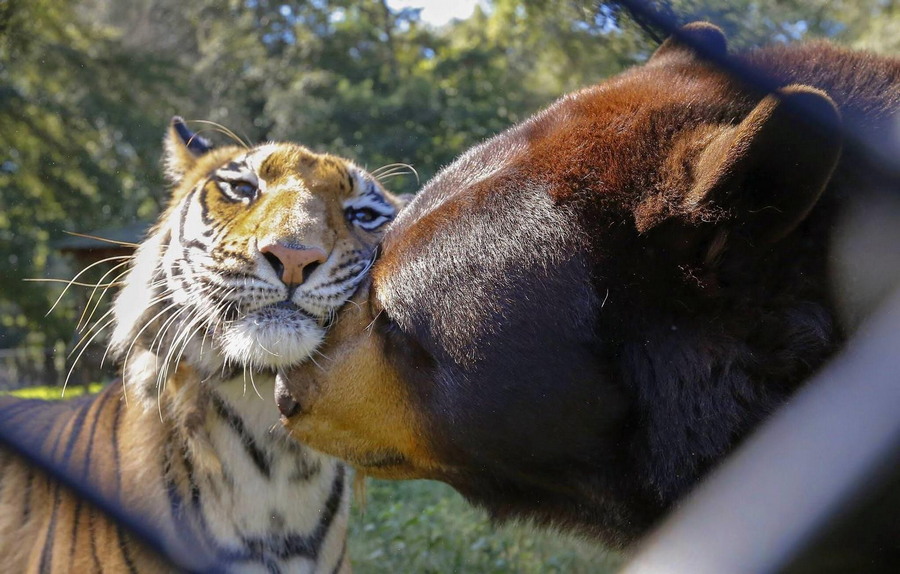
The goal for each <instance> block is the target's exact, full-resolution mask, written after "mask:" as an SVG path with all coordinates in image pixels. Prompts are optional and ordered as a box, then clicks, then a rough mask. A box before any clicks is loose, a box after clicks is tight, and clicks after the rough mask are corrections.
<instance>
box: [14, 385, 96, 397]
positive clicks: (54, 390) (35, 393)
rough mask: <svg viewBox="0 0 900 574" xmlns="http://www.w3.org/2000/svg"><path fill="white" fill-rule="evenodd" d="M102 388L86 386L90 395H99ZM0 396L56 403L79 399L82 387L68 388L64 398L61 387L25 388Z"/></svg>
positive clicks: (82, 392)
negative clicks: (63, 400)
mask: <svg viewBox="0 0 900 574" xmlns="http://www.w3.org/2000/svg"><path fill="white" fill-rule="evenodd" d="M102 388H103V383H91V384H90V385H88V392H90V393H91V394H93V393H99V392H100V389H102ZM0 394H10V395H13V396H15V397H19V398H21V399H44V400H51V401H56V400H59V399H64V398H65V399H74V398H75V397H80V396H81V395H83V394H84V386H82V385H78V386H72V387H68V388H67V389H66V392H65V396H63V391H62V388H61V387H57V386H52V387H25V388H24V389H17V390H15V391H10V392H9V393H0Z"/></svg>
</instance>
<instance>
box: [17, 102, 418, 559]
mask: <svg viewBox="0 0 900 574" xmlns="http://www.w3.org/2000/svg"><path fill="white" fill-rule="evenodd" d="M164 145H165V157H164V163H165V169H166V175H167V177H168V179H169V180H170V182H171V183H172V185H173V189H172V194H171V200H170V202H169V204H168V207H167V208H166V209H165V211H164V213H163V214H162V216H161V217H160V219H159V221H158V222H157V223H156V225H155V226H154V227H153V228H152V229H151V231H150V232H149V236H148V237H147V238H146V239H145V240H144V241H143V242H142V244H141V245H140V246H139V248H138V249H137V252H136V254H135V257H134V260H133V262H132V265H131V268H130V269H129V271H128V273H127V275H126V277H125V279H124V286H123V287H122V289H121V291H120V293H119V295H118V296H117V298H116V301H115V303H114V305H113V309H112V322H113V324H114V325H113V332H112V335H111V338H110V347H109V348H110V352H111V353H112V354H113V355H114V356H115V357H117V359H118V360H119V361H120V362H121V365H122V379H123V384H121V385H120V384H113V385H110V386H109V387H107V388H106V389H105V390H104V391H103V392H102V393H101V394H99V395H97V396H95V397H88V398H84V399H75V400H72V401H63V402H60V403H45V402H43V401H31V400H18V399H12V398H5V399H3V401H2V403H0V419H2V421H3V425H4V426H5V427H10V428H15V429H16V430H17V431H19V432H20V433H21V434H22V436H26V437H28V438H27V440H28V441H30V443H29V445H28V446H29V448H30V449H32V450H39V451H40V452H42V453H43V455H44V456H46V457H49V458H50V459H52V460H53V461H54V462H55V463H56V464H58V465H60V466H61V467H63V468H65V469H66V471H67V476H68V477H69V478H71V479H73V480H76V481H79V482H82V483H84V484H87V485H89V486H90V487H91V488H93V489H95V492H96V494H98V495H99V496H101V497H102V499H103V500H104V501H106V502H108V503H109V504H111V505H114V506H117V507H120V508H121V509H123V510H124V511H125V512H126V513H127V514H129V515H131V516H133V517H137V518H138V519H139V520H140V521H141V522H142V524H144V526H145V527H147V528H149V529H150V530H151V531H152V532H154V533H156V535H157V536H158V537H159V539H160V540H161V541H162V546H163V547H164V549H165V553H166V554H167V556H166V557H163V556H161V555H160V554H158V553H156V552H154V551H153V550H151V549H150V548H148V547H146V546H145V545H144V544H143V543H142V542H141V541H140V540H138V539H137V537H134V536H132V535H131V534H129V533H128V531H127V530H126V529H125V528H124V527H123V526H122V525H120V524H118V523H117V522H115V521H113V520H111V519H110V518H108V517H107V515H105V514H104V513H102V512H101V511H100V510H98V509H97V508H95V507H94V506H91V505H90V503H88V502H86V501H85V500H83V499H82V498H81V497H79V496H77V495H75V494H74V493H72V492H71V491H69V490H66V488H65V487H64V486H61V485H60V484H59V483H58V482H56V481H54V480H52V479H51V478H49V477H48V476H47V475H45V474H43V473H42V472H41V471H40V470H37V469H35V468H34V467H32V466H30V465H29V464H27V463H25V462H24V461H22V460H20V459H18V458H16V456H15V455H13V454H11V453H8V452H6V451H3V452H0V458H2V460H0V464H2V469H3V470H2V472H3V481H2V483H0V502H2V504H3V508H4V511H3V513H0V561H2V563H3V564H4V569H6V570H7V571H10V572H25V571H40V572H57V571H60V572H97V571H109V572H119V571H121V572H160V571H166V570H173V569H175V570H182V569H187V570H194V571H225V572H232V571H240V572H243V571H247V572H349V570H350V566H349V560H348V558H347V557H346V555H345V554H346V527H347V520H348V512H349V492H350V486H349V483H350V479H349V477H348V471H347V469H346V468H345V466H344V465H343V464H341V463H340V462H339V461H337V460H336V459H333V458H331V457H328V456H325V455H322V454H320V453H318V452H315V451H313V450H311V449H309V448H307V447H305V446H303V445H302V444H299V443H295V442H294V441H293V440H288V438H287V433H286V432H285V431H284V430H283V429H282V427H281V425H280V424H278V409H276V408H275V405H274V404H272V396H273V389H274V378H275V374H276V372H277V371H278V370H279V369H284V368H287V367H291V366H295V365H297V364H300V363H303V362H306V361H315V360H317V359H316V356H315V355H316V347H317V346H318V345H319V343H320V342H321V341H322V339H323V337H324V335H325V332H326V329H327V327H328V325H329V322H330V320H331V318H332V316H333V314H334V313H335V311H336V310H337V308H338V307H340V306H341V305H342V304H343V303H344V302H345V301H347V299H348V298H349V297H350V296H351V295H352V294H353V293H354V291H355V290H356V288H357V286H358V285H359V283H360V282H361V281H362V280H363V279H364V278H365V276H366V273H367V271H368V269H369V267H370V266H371V263H372V260H373V257H374V254H375V247H376V244H377V242H378V240H379V239H380V237H381V234H382V231H383V230H384V229H385V228H386V227H387V224H388V223H389V222H390V221H391V220H392V219H393V218H394V216H395V215H396V213H397V211H398V210H399V208H400V206H401V202H400V200H399V199H398V198H396V197H395V196H392V195H391V194H389V193H388V192H386V191H385V190H384V189H383V188H382V187H381V185H380V184H379V183H378V182H377V181H376V179H375V177H373V176H372V175H371V174H369V173H367V172H365V171H364V170H362V169H361V168H359V167H357V166H355V165H354V164H353V163H351V162H350V161H348V160H345V159H341V158H338V157H334V156H330V155H320V154H315V153H313V152H311V151H310V150H308V149H306V148H304V147H302V146H299V145H295V144H289V143H269V144H263V145H259V146H256V147H252V148H244V147H238V146H229V147H222V148H213V147H212V146H211V145H210V144H209V142H207V141H206V140H205V139H204V138H201V137H200V136H198V135H197V134H195V133H193V132H191V131H190V130H189V129H188V128H187V126H186V125H185V124H184V122H183V121H182V120H181V119H180V118H174V119H173V120H172V123H171V126H170V128H169V131H168V134H167V137H166V139H165V144H164ZM322 360H326V359H325V358H322ZM263 397H265V399H264V398H263Z"/></svg>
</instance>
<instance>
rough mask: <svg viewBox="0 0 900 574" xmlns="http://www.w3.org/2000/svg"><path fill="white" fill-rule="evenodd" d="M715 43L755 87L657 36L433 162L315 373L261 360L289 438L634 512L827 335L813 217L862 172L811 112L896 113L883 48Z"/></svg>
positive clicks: (870, 127) (797, 370)
mask: <svg viewBox="0 0 900 574" xmlns="http://www.w3.org/2000/svg"><path fill="white" fill-rule="evenodd" d="M688 32H689V33H694V34H696V35H697V36H698V37H700V38H701V39H703V38H705V39H706V41H709V40H710V38H712V39H713V40H715V41H714V42H712V43H711V45H713V46H715V45H719V46H720V47H721V46H724V44H725V42H724V39H723V38H721V36H720V35H719V32H717V31H716V30H715V29H712V28H711V27H710V26H708V25H695V26H693V27H692V28H689V29H688ZM741 61H742V62H744V63H746V64H749V65H752V66H754V67H758V68H761V69H764V70H766V71H767V72H768V73H769V74H772V75H773V76H774V77H776V78H777V79H778V81H779V82H780V85H782V86H783V88H782V89H781V90H780V92H779V94H778V95H777V96H767V97H763V96H762V95H754V94H753V93H752V92H748V91H746V90H745V89H744V86H742V85H740V84H739V83H738V82H736V81H734V80H733V79H731V78H730V77H728V76H726V75H724V74H723V73H721V72H719V71H718V70H717V69H716V68H715V67H713V66H712V65H710V64H707V63H705V62H703V61H702V60H700V59H699V58H698V57H696V56H695V55H694V54H693V53H692V52H691V51H690V50H688V49H686V48H684V47H683V46H680V45H678V44H677V43H674V42H671V41H670V42H667V43H666V44H665V45H664V46H663V47H662V48H661V49H660V50H659V51H658V52H657V54H656V55H655V56H654V57H653V58H652V59H651V61H650V62H648V63H647V64H646V65H644V66H642V67H638V68H634V69H632V70H630V71H628V72H626V73H624V74H622V75H620V76H617V77H615V78H612V79H610V80H608V81H606V82H603V83H601V84H599V85H597V86H594V87H591V88H587V89H585V90H582V91H580V92H576V93H574V94H570V95H568V96H566V97H563V98H562V99H561V100H559V101H558V102H556V103H555V104H553V105H552V106H550V107H549V108H548V109H547V110H545V111H543V112H541V113H539V114H537V115H536V116H535V117H533V118H531V119H529V120H527V121H526V122H524V123H523V124H521V125H519V126H516V127H513V128H512V129H510V130H509V131H508V132H506V133H504V134H501V135H499V136H497V137H495V138H493V139H491V140H489V141H487V142H486V143H484V144H482V145H480V146H478V147H476V148H475V149H473V150H471V151H470V152H468V153H467V154H465V155H464V156H462V157H461V158H460V159H458V160H457V161H456V162H455V163H453V164H452V165H451V166H449V167H448V168H446V169H445V170H443V171H442V172H441V173H440V174H439V175H438V176H437V177H435V178H434V180H432V181H431V182H430V183H429V184H428V185H426V187H425V188H424V189H423V190H422V192H421V193H420V194H419V196H418V197H417V198H416V199H415V201H414V202H413V203H412V204H411V205H410V206H409V207H408V209H407V211H406V212H404V213H403V214H401V216H400V217H399V218H398V220H397V221H396V223H395V224H394V226H393V228H392V229H391V230H390V231H389V233H388V235H387V236H386V238H385V241H384V245H383V250H382V257H381V259H380V260H379V262H378V263H377V264H376V265H375V267H374V269H373V272H372V284H371V287H370V289H368V290H367V291H366V290H364V292H362V293H360V294H359V295H358V297H357V299H356V301H357V303H358V306H353V307H352V308H348V309H347V310H346V311H345V313H344V315H343V316H342V318H341V319H339V320H338V322H337V324H336V325H335V327H334V330H333V331H332V332H331V337H330V339H329V340H328V341H327V343H326V346H325V347H324V348H323V349H322V352H323V353H324V354H325V355H327V356H329V357H331V358H332V361H331V362H330V363H329V367H328V369H327V371H326V372H323V371H321V370H319V369H317V368H315V367H301V368H300V369H297V370H296V371H295V372H293V373H291V374H290V375H289V376H287V377H284V378H283V379H282V381H281V384H282V385H283V386H286V387H287V389H288V390H289V391H290V392H291V394H292V395H293V396H294V398H295V399H296V400H297V401H298V402H299V404H300V409H299V411H298V412H297V413H296V414H294V415H293V416H290V417H286V418H285V420H286V423H287V425H288V427H289V428H290V429H291V430H292V433H293V435H294V436H296V437H298V438H300V439H301V440H303V441H306V442H308V443H309V444H311V445H313V446H314V447H316V448H319V449H321V450H324V451H326V452H329V453H332V454H335V455H337V456H340V457H343V458H346V459H348V460H350V461H351V462H353V463H354V464H355V465H357V466H358V467H359V468H361V469H362V470H363V471H364V472H367V473H370V474H373V475H376V476H382V477H388V478H416V477H425V478H435V479H439V480H443V481H446V482H448V483H450V484H451V485H453V486H454V487H455V488H457V489H458V490H459V491H460V492H462V493H463V494H464V495H466V496H467V497H468V498H470V499H471V500H473V501H474V502H476V503H477V504H480V505H482V506H484V507H486V508H487V509H488V510H489V511H490V512H491V513H492V514H493V515H495V516H497V517H500V518H506V517H514V516H525V517H532V518H534V519H536V520H537V521H539V522H543V523H552V524H556V525H561V526H565V527H572V528H575V529H578V530H580V531H581V532H586V533H588V534H590V535H592V536H596V537H598V538H600V539H602V540H605V541H607V542H610V543H612V544H625V543H628V542H630V541H632V540H634V538H635V537H636V536H638V535H640V534H641V533H643V532H645V530H646V529H647V527H648V526H649V525H650V524H652V523H653V522H654V521H655V520H656V519H657V518H658V517H659V516H660V515H661V514H662V513H664V512H665V511H666V510H667V509H669V508H670V507H671V506H672V505H673V504H674V503H675V502H676V501H677V500H679V499H680V497H682V496H683V495H684V494H685V493H686V492H687V491H689V490H690V489H691V488H692V486H693V485H694V484H696V482H697V481H698V479H699V478H701V477H702V476H703V475H704V474H705V473H706V472H707V471H708V470H709V469H710V468H711V467H712V466H714V465H715V464H716V463H717V462H719V461H720V460H721V459H722V458H723V457H724V456H725V455H726V454H728V453H729V452H730V451H731V450H732V449H733V448H734V447H735V446H736V445H737V444H738V443H739V442H740V440H741V438H742V437H743V436H745V435H746V433H747V432H748V431H749V430H750V429H752V428H753V427H754V426H756V425H757V424H758V423H759V422H760V421H762V420H764V419H765V418H766V417H767V416H768V415H769V414H770V413H771V412H772V411H773V410H774V409H776V408H777V407H778V406H779V405H780V404H781V403H782V402H784V401H785V399H786V398H787V397H789V396H790V395H791V393H793V392H794V391H795V390H796V389H797V388H798V387H799V386H800V385H802V384H803V383H804V382H805V381H806V380H807V379H808V378H809V377H810V376H811V375H812V374H814V373H815V372H816V371H817V370H818V369H819V368H820V367H821V366H822V365H823V364H824V363H825V362H826V361H827V360H828V359H829V358H830V357H831V356H832V355H833V354H834V353H835V352H836V351H837V350H838V349H839V348H840V347H841V345H842V343H843V341H844V338H845V334H846V328H845V327H846V326H845V325H844V324H842V323H841V321H840V318H839V316H838V312H837V306H836V303H835V295H834V293H835V285H834V283H833V281H832V278H831V274H830V269H829V266H830V265H831V263H832V261H831V259H830V258H831V256H832V255H831V246H832V243H833V240H834V238H835V237H834V228H835V222H836V221H837V218H838V217H839V216H840V214H841V213H842V212H843V209H844V207H845V204H846V203H847V202H848V201H849V200H850V199H852V198H853V197H854V196H855V195H856V194H859V193H863V192H864V191H866V189H868V188H870V187H872V186H873V185H876V184H877V182H876V181H875V178H876V176H877V174H875V173H873V172H872V170H871V169H869V168H867V167H866V166H865V164H864V163H863V160H862V159H861V157H860V156H859V155H858V151H859V150H858V149H857V148H856V147H855V145H847V146H846V147H845V149H842V147H843V143H845V142H842V141H841V140H840V138H839V136H838V133H837V130H836V129H835V128H836V126H837V125H838V124H839V122H840V121H844V122H845V123H846V125H848V126H849V127H850V128H852V129H853V130H854V131H859V133H866V134H870V136H871V137H873V138H877V137H883V136H884V134H886V133H888V132H887V130H888V129H889V126H890V125H891V121H892V119H895V118H896V114H897V112H898V109H900V61H898V60H897V59H889V58H878V57H875V56H872V55H868V54H863V53H856V52H850V51H847V50H844V49H840V48H837V47H834V46H830V45H828V44H822V43H814V44H809V45H805V46H796V47H779V48H771V49H764V50H760V51H758V52H753V53H750V54H748V55H745V56H743V57H742V60H741ZM797 108H803V109H807V110H812V111H813V112H814V114H815V115H816V116H817V117H818V118H820V119H824V120H825V122H826V123H825V124H821V125H820V124H812V123H810V122H809V121H807V120H806V119H805V117H804V116H801V115H797V113H796V112H795V110H796V109H797ZM842 118H843V120H842ZM292 414H293V413H292Z"/></svg>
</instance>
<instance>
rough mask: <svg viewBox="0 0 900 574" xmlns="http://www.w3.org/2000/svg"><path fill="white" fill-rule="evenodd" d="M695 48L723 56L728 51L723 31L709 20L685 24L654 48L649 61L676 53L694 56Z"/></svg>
mask: <svg viewBox="0 0 900 574" xmlns="http://www.w3.org/2000/svg"><path fill="white" fill-rule="evenodd" d="M696 48H701V49H702V50H704V51H705V52H706V53H709V54H717V55H720V56H725V55H726V54H727V53H728V40H726V39H725V32H723V31H722V29H721V28H719V27H718V26H716V25H714V24H710V23H709V22H691V23H690V24H685V25H684V26H682V27H681V28H679V29H678V32H677V33H676V34H673V35H672V36H669V37H668V38H667V39H666V41H665V42H663V43H662V45H661V46H660V47H659V48H657V49H656V51H655V52H654V53H653V55H652V56H651V57H650V61H651V62H655V61H657V60H661V59H665V58H667V57H669V56H672V55H677V54H686V55H689V56H694V54H695V52H694V50H695V49H696Z"/></svg>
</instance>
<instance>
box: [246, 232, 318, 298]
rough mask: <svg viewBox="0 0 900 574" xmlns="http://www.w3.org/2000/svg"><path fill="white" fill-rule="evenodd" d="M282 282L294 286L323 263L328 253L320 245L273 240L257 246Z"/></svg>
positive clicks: (304, 279)
mask: <svg viewBox="0 0 900 574" xmlns="http://www.w3.org/2000/svg"><path fill="white" fill-rule="evenodd" d="M259 250H260V252H261V253H262V254H263V257H265V258H266V260H267V261H268V262H269V264H270V265H271V266H272V268H273V269H274V270H275V273H277V274H278V276H279V277H280V278H281V281H282V283H284V284H285V285H287V286H288V287H296V286H297V285H300V284H301V283H303V282H304V281H306V279H307V278H308V277H309V275H310V273H312V272H313V271H314V270H315V269H316V267H318V266H319V265H321V264H322V263H325V260H326V259H327V258H328V254H327V253H325V250H324V249H322V248H321V247H307V246H306V245H299V244H291V243H281V242H279V241H273V242H272V243H267V244H265V245H263V246H261V247H260V248H259Z"/></svg>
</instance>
